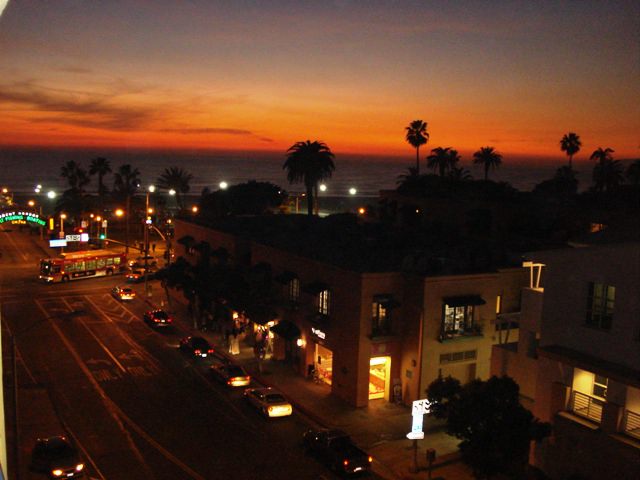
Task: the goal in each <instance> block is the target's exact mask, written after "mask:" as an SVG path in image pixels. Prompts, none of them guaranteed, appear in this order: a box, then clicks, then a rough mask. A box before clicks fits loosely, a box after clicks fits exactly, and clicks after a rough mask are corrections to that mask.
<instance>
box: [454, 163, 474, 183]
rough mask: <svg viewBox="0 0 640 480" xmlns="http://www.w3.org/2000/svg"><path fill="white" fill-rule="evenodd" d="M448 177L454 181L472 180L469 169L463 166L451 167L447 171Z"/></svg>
mask: <svg viewBox="0 0 640 480" xmlns="http://www.w3.org/2000/svg"><path fill="white" fill-rule="evenodd" d="M449 178H450V179H451V180H453V181H454V182H467V181H469V180H473V177H472V176H471V173H469V170H467V169H466V168H463V167H453V168H452V169H451V170H450V171H449Z"/></svg>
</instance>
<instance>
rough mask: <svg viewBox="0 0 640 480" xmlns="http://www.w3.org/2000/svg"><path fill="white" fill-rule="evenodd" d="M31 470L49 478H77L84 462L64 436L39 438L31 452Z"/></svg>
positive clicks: (82, 471) (82, 470) (81, 473)
mask: <svg viewBox="0 0 640 480" xmlns="http://www.w3.org/2000/svg"><path fill="white" fill-rule="evenodd" d="M31 470H33V471H34V472H38V473H43V474H46V475H48V476H49V478H78V477H81V476H82V475H83V473H84V463H82V462H81V461H80V455H79V454H78V451H77V450H76V449H75V447H74V446H73V445H72V444H71V442H69V440H68V439H67V438H66V437H63V436H57V437H49V438H39V439H38V440H37V441H36V444H35V446H34V447H33V451H32V453H31Z"/></svg>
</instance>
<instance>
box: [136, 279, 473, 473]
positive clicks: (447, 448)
mask: <svg viewBox="0 0 640 480" xmlns="http://www.w3.org/2000/svg"><path fill="white" fill-rule="evenodd" d="M156 291H158V290H157V289H156ZM171 293H172V295H171V303H172V310H173V312H174V313H175V314H176V319H177V321H179V322H181V326H182V327H183V328H187V329H188V330H189V331H191V332H192V333H193V335H198V336H202V337H205V338H206V339H207V340H208V341H209V342H210V343H211V344H212V345H214V346H215V347H216V350H217V352H219V353H221V354H222V355H223V356H224V357H226V358H228V359H230V361H232V362H233V363H236V364H238V365H242V366H243V367H244V368H245V370H247V372H249V373H250V374H251V376H252V377H253V378H254V379H255V380H256V381H257V382H258V383H261V384H263V385H266V386H273V387H275V388H277V389H278V390H280V391H281V392H282V393H284V394H285V396H286V397H287V398H289V400H290V401H291V403H292V404H293V405H294V409H295V410H297V411H299V412H301V413H302V414H304V415H305V416H307V417H308V418H309V419H311V420H312V421H313V422H314V423H316V424H318V426H320V427H324V428H339V429H341V430H345V431H346V432H347V433H349V434H350V435H351V436H352V438H353V439H354V441H355V443H356V444H358V445H359V446H360V447H361V448H363V449H364V450H365V451H367V452H369V454H371V455H372V456H373V458H374V463H373V470H374V472H375V473H376V474H378V475H379V476H380V477H382V478H385V479H388V480H419V479H420V480H426V479H428V478H429V474H428V471H427V460H426V451H427V449H429V448H433V449H435V450H436V454H437V457H436V461H435V462H434V464H433V469H432V477H431V478H432V479H433V480H437V479H447V480H467V479H469V480H470V479H473V476H472V475H471V471H470V470H469V468H468V467H466V465H464V464H463V463H462V462H461V461H460V458H459V454H458V448H457V444H458V443H459V440H457V439H456V438H453V437H451V436H449V435H447V434H446V433H444V431H443V427H442V425H439V424H437V421H436V420H434V419H430V418H425V425H424V430H425V438H424V440H418V454H417V459H418V472H417V473H413V471H414V468H415V465H414V450H413V442H412V441H411V440H409V439H407V438H406V434H407V433H408V432H409V431H410V430H411V409H410V407H407V406H404V405H396V404H393V403H389V402H387V401H385V400H378V401H372V402H370V404H369V406H367V407H364V408H355V407H352V406H350V405H348V404H347V403H346V402H344V401H343V400H341V399H339V398H337V397H335V396H332V395H331V394H330V386H329V385H325V384H317V383H315V382H312V381H310V380H308V379H306V378H304V377H303V376H301V375H300V374H299V373H297V372H296V371H295V370H294V368H293V366H292V365H289V364H287V363H285V362H283V361H279V360H270V359H266V360H263V361H262V371H259V368H258V361H257V359H256V358H255V356H254V353H253V347H252V346H250V345H248V344H247V343H245V342H244V341H242V342H240V343H241V344H240V353H239V354H238V355H231V354H229V353H228V348H227V346H226V344H225V342H224V339H223V337H222V335H221V334H220V333H216V332H210V331H204V332H202V331H199V330H195V329H194V328H193V326H192V325H191V322H190V320H189V315H188V312H187V308H186V300H185V299H184V297H183V296H182V294H181V293H180V292H175V291H172V292H171ZM163 297H164V295H162V297H159V296H156V298H163ZM148 303H150V304H152V305H153V303H152V302H151V301H148Z"/></svg>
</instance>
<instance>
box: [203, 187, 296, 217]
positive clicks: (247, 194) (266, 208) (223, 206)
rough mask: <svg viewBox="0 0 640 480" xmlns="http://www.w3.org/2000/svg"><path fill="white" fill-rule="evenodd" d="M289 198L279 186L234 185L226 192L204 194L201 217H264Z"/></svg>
mask: <svg viewBox="0 0 640 480" xmlns="http://www.w3.org/2000/svg"><path fill="white" fill-rule="evenodd" d="M286 198H287V193H286V192H285V191H284V190H282V189H281V188H280V187H279V186H278V185H274V184H273V183H269V182H256V181H255V180H251V181H249V182H247V183H241V184H238V185H232V186H230V187H229V188H227V189H226V190H218V191H216V192H203V195H202V197H201V199H200V215H201V216H202V217H203V218H215V217H221V216H226V215H264V214H266V213H269V212H271V211H273V210H274V209H277V208H278V207H279V206H280V205H282V203H283V202H284V200H285V199H286Z"/></svg>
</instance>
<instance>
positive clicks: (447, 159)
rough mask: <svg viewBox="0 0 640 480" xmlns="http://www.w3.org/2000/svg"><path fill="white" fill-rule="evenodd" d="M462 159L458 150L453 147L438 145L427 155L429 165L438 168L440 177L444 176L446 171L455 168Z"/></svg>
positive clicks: (433, 168)
mask: <svg viewBox="0 0 640 480" xmlns="http://www.w3.org/2000/svg"><path fill="white" fill-rule="evenodd" d="M459 161H460V155H458V151H457V150H454V149H452V148H451V147H446V148H442V147H437V148H434V149H433V150H431V155H429V156H428V157H427V167H428V168H431V169H432V170H433V171H436V170H438V172H439V174H440V178H444V176H445V173H446V172H448V171H449V172H450V171H451V170H453V169H454V168H455V167H456V165H457V163H458V162H459Z"/></svg>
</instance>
